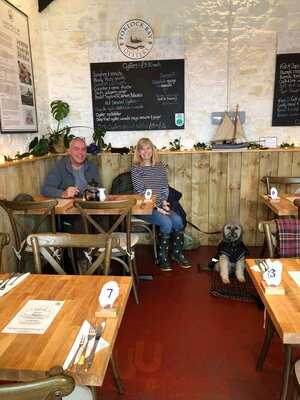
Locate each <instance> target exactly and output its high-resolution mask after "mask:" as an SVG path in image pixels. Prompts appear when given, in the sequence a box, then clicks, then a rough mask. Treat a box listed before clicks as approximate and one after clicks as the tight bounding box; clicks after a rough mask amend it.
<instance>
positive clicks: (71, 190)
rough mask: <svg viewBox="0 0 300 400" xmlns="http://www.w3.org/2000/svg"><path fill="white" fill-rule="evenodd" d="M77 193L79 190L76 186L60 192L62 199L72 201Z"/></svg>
mask: <svg viewBox="0 0 300 400" xmlns="http://www.w3.org/2000/svg"><path fill="white" fill-rule="evenodd" d="M78 193H79V189H78V187H76V186H69V187H68V188H67V189H66V190H65V191H63V192H62V194H61V197H62V198H63V199H73V197H75V196H76V195H77V194H78Z"/></svg>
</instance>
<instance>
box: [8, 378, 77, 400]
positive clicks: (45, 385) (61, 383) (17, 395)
mask: <svg viewBox="0 0 300 400" xmlns="http://www.w3.org/2000/svg"><path fill="white" fill-rule="evenodd" d="M74 387H75V382H74V379H73V378H72V377H71V376H68V375H65V374H59V375H56V376H49V377H47V378H44V379H39V380H36V381H32V382H22V383H13V384H3V385H0V400H50V399H57V400H61V399H62V398H63V397H65V396H67V395H69V394H70V393H72V392H73V390H74Z"/></svg>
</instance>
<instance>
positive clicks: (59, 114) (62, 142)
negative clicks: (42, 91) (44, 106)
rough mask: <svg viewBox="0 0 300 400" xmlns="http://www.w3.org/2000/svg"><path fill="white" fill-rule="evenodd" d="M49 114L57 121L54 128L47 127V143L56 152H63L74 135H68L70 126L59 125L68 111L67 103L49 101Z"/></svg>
mask: <svg viewBox="0 0 300 400" xmlns="http://www.w3.org/2000/svg"><path fill="white" fill-rule="evenodd" d="M50 109H51V114H52V116H53V118H55V119H56V121H57V126H56V129H52V128H49V145H50V147H51V148H52V149H53V150H54V151H55V152H56V153H64V152H65V151H66V148H68V147H69V143H70V141H71V139H72V138H73V137H74V135H70V130H71V127H69V126H65V127H63V128H61V127H60V124H61V121H62V120H63V119H64V118H66V117H67V116H68V114H69V112H70V106H69V104H68V103H66V102H64V101H62V100H54V101H52V102H51V103H50Z"/></svg>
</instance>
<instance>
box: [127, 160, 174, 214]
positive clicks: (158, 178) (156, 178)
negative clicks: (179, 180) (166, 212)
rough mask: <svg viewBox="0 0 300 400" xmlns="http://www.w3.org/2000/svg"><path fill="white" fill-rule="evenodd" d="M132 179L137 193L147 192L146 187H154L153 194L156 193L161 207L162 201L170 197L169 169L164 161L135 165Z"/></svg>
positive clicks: (158, 204) (157, 203)
mask: <svg viewBox="0 0 300 400" xmlns="http://www.w3.org/2000/svg"><path fill="white" fill-rule="evenodd" d="M131 180H132V184H133V188H134V191H135V192H136V193H139V194H145V191H146V189H152V192H153V194H155V195H156V205H157V206H158V207H161V205H162V202H163V201H164V200H167V199H168V195H169V186H168V177H167V169H166V167H165V165H164V164H163V163H162V162H159V163H158V164H156V165H145V166H143V165H133V166H132V168H131Z"/></svg>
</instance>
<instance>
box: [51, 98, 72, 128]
mask: <svg viewBox="0 0 300 400" xmlns="http://www.w3.org/2000/svg"><path fill="white" fill-rule="evenodd" d="M50 109H51V114H52V115H53V117H54V118H55V119H56V121H58V123H59V122H60V121H62V120H63V119H64V118H66V117H67V116H68V114H69V112H70V106H69V104H68V103H66V102H64V101H62V100H54V101H52V102H51V103H50Z"/></svg>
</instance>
